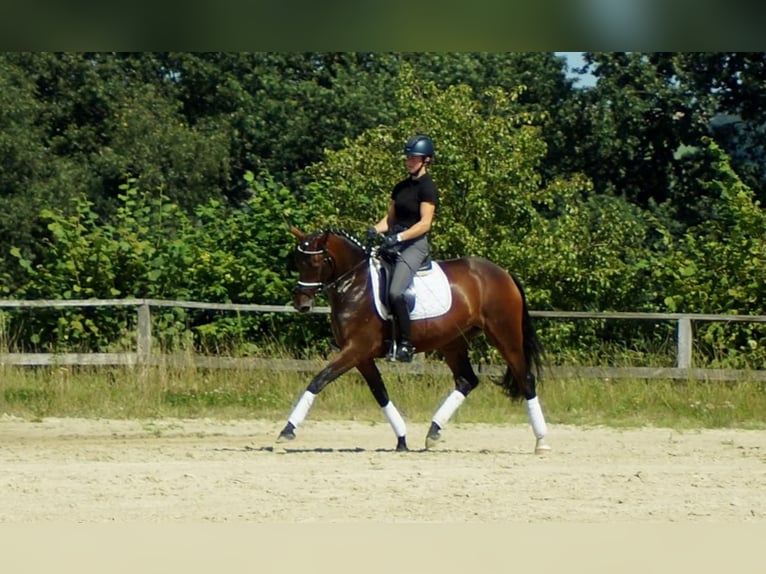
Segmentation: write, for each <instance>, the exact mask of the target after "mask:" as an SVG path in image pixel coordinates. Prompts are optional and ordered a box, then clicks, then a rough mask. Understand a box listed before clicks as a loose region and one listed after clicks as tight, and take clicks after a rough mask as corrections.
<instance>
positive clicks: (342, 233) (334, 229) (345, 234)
mask: <svg viewBox="0 0 766 574" xmlns="http://www.w3.org/2000/svg"><path fill="white" fill-rule="evenodd" d="M323 232H325V233H332V234H333V235H338V236H340V237H343V238H344V239H347V240H349V241H350V242H351V243H353V244H354V245H356V246H357V247H358V248H359V249H361V250H362V251H364V250H365V248H364V245H362V242H361V241H359V240H358V239H357V238H356V237H354V236H353V235H351V234H350V233H349V232H348V231H346V230H345V229H338V228H337V227H328V228H325V229H324V230H323Z"/></svg>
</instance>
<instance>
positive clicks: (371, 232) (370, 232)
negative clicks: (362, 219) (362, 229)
mask: <svg viewBox="0 0 766 574" xmlns="http://www.w3.org/2000/svg"><path fill="white" fill-rule="evenodd" d="M377 236H378V231H377V229H375V228H374V227H372V226H370V227H368V228H367V241H368V242H371V241H373V240H374V239H375V238H376V237H377Z"/></svg>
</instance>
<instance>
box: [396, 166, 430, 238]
mask: <svg viewBox="0 0 766 574" xmlns="http://www.w3.org/2000/svg"><path fill="white" fill-rule="evenodd" d="M391 199H393V200H394V213H395V215H396V221H395V222H394V224H395V225H402V226H404V227H412V226H413V225H415V224H416V223H417V222H418V221H420V203H421V202H423V201H427V202H428V203H433V204H434V205H439V191H438V190H437V189H436V184H435V183H434V181H433V180H432V179H431V174H430V173H426V174H424V175H423V176H422V177H420V178H418V179H413V178H411V177H408V178H407V179H405V180H402V181H400V182H399V183H397V184H396V185H395V186H394V190H393V191H392V192H391Z"/></svg>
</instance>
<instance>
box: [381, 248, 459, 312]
mask: <svg viewBox="0 0 766 574" xmlns="http://www.w3.org/2000/svg"><path fill="white" fill-rule="evenodd" d="M380 268H381V263H380V261H378V260H377V259H376V258H374V257H370V280H371V281H372V293H373V299H374V300H375V309H376V310H377V312H378V315H380V316H381V318H383V319H389V318H390V317H391V314H390V313H389V312H388V309H387V308H386V307H385V306H384V305H383V302H382V301H381V299H380ZM407 291H408V292H409V291H414V292H415V308H414V309H413V310H412V311H411V312H410V318H411V319H412V320H413V321H414V320H417V319H428V318H429V317H438V316H439V315H444V314H445V313H446V312H447V311H449V310H450V307H452V290H451V289H450V286H449V280H448V279H447V276H446V275H445V274H444V270H443V269H442V268H441V266H440V265H439V263H438V262H436V261H431V269H430V270H429V271H425V272H422V271H421V272H419V273H416V274H415V278H414V279H413V281H412V285H410V286H409V287H408V288H407Z"/></svg>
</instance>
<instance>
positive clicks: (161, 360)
mask: <svg viewBox="0 0 766 574" xmlns="http://www.w3.org/2000/svg"><path fill="white" fill-rule="evenodd" d="M64 307H135V308H136V311H137V333H136V351H135V352H132V353H0V365H18V366H45V365H98V366H109V365H127V366H157V365H166V366H178V367H197V368H210V369H227V368H240V369H243V368H244V369H271V370H283V371H300V372H312V371H318V370H319V369H321V368H322V367H323V366H324V363H322V362H319V361H305V360H290V359H255V358H233V357H214V356H188V355H183V356H179V355H169V354H162V355H156V354H152V319H151V309H152V308H153V307H156V308H163V307H164V308H167V307H180V308H186V309H204V310H220V311H237V312H253V313H295V312H296V311H295V309H293V308H292V307H291V306H289V305H256V304H239V303H208V302H199V301H172V300H164V299H78V300H19V301H16V300H8V299H0V309H3V308H15V309H23V308H64ZM329 311H330V309H329V307H315V308H314V309H313V310H312V311H311V312H312V313H316V314H327V313H329ZM530 314H531V315H532V316H533V317H541V318H548V319H564V320H566V319H600V320H611V319H627V320H651V321H674V322H675V323H676V366H675V367H670V368H654V367H566V366H564V367H551V368H550V369H549V374H550V375H551V376H553V377H557V378H572V377H581V378H604V379H621V378H639V379H694V380H710V381H730V380H741V379H750V380H759V381H760V380H766V371H763V370H741V369H699V368H693V366H692V347H693V342H694V341H693V331H692V324H693V322H716V321H717V322H725V323H731V322H749V323H766V315H726V314H721V315H715V314H694V313H634V312H590V311H530ZM381 368H382V370H384V371H400V372H406V373H413V374H416V373H422V374H425V373H448V372H449V370H448V369H447V367H446V366H445V365H443V364H442V363H441V362H439V363H432V362H426V361H416V362H414V363H410V364H405V365H399V364H389V363H382V364H381ZM478 370H479V374H480V375H491V376H494V375H501V374H502V373H503V371H504V370H505V367H503V366H500V365H489V366H482V367H481V368H480V369H478Z"/></svg>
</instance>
